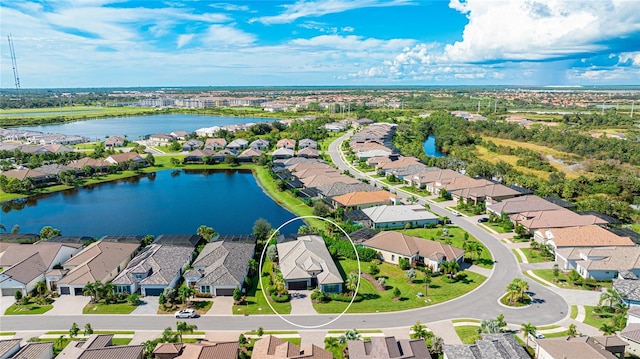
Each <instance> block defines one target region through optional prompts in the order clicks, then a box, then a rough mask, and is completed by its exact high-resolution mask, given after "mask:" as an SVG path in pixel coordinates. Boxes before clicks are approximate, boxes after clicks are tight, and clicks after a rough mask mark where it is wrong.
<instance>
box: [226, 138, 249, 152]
mask: <svg viewBox="0 0 640 359" xmlns="http://www.w3.org/2000/svg"><path fill="white" fill-rule="evenodd" d="M247 146H249V141H247V140H245V139H242V138H238V139H235V140H233V141H231V142H230V143H229V144H227V148H228V149H230V150H236V151H239V150H244V149H245V148H247Z"/></svg>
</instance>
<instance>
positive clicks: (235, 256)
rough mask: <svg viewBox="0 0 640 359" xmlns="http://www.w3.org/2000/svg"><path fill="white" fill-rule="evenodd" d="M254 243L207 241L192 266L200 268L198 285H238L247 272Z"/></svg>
mask: <svg viewBox="0 0 640 359" xmlns="http://www.w3.org/2000/svg"><path fill="white" fill-rule="evenodd" d="M254 248H255V244H254V243H252V242H247V241H241V242H240V241H239V242H231V241H216V242H212V243H208V244H207V245H206V246H205V247H204V249H203V250H202V252H200V255H198V258H196V260H195V261H194V262H193V264H192V266H193V268H196V269H198V270H200V271H201V272H202V273H203V277H202V278H201V279H200V280H198V284H199V285H211V286H238V285H240V284H242V282H243V280H244V276H245V274H246V273H247V264H248V262H249V260H250V259H251V258H252V257H253V252H254Z"/></svg>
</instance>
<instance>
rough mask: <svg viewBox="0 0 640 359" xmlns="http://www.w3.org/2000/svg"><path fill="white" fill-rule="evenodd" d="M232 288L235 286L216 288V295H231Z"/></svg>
mask: <svg viewBox="0 0 640 359" xmlns="http://www.w3.org/2000/svg"><path fill="white" fill-rule="evenodd" d="M234 290H235V288H216V295H225V296H231V295H233V291H234Z"/></svg>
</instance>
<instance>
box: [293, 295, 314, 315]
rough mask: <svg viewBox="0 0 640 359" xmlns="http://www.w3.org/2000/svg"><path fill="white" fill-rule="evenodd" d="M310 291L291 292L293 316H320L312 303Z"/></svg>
mask: <svg viewBox="0 0 640 359" xmlns="http://www.w3.org/2000/svg"><path fill="white" fill-rule="evenodd" d="M311 293H312V291H310V290H297V291H292V292H291V314H292V315H313V314H318V312H316V310H315V309H314V308H313V304H312V303H311Z"/></svg>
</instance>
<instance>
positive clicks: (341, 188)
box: [316, 182, 377, 198]
mask: <svg viewBox="0 0 640 359" xmlns="http://www.w3.org/2000/svg"><path fill="white" fill-rule="evenodd" d="M316 188H317V190H318V191H319V192H320V197H321V198H332V197H336V196H341V195H343V194H348V193H351V192H361V191H365V192H372V191H377V189H376V187H374V186H372V185H370V184H367V183H363V182H359V183H342V182H336V183H330V184H327V185H324V186H318V187H316Z"/></svg>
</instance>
